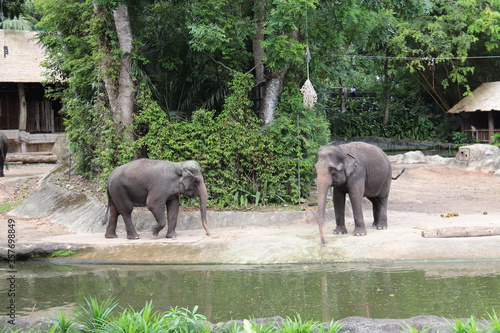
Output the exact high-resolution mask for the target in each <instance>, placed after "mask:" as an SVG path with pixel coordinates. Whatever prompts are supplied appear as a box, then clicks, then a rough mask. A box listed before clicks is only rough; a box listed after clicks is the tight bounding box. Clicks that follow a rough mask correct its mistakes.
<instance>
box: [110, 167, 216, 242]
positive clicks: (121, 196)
mask: <svg viewBox="0 0 500 333" xmlns="http://www.w3.org/2000/svg"><path fill="white" fill-rule="evenodd" d="M180 194H183V195H185V196H188V197H196V196H199V198H200V212H201V222H202V225H203V228H204V229H205V231H206V234H207V236H208V235H210V232H209V231H208V226H207V197H208V193H207V188H206V185H205V182H204V180H203V176H202V174H201V168H200V165H199V164H198V162H196V161H184V162H169V161H163V160H154V159H147V158H143V159H138V160H134V161H131V162H128V163H126V164H124V165H122V166H119V167H117V168H116V169H115V170H113V172H112V173H111V175H110V176H109V179H108V184H107V195H108V208H107V212H106V217H105V218H104V221H103V224H106V222H108V225H107V227H106V233H105V237H106V238H116V237H118V236H117V234H116V223H117V219H118V216H120V215H121V216H122V217H123V221H124V222H125V227H126V230H127V238H128V239H138V238H139V235H138V234H137V232H136V230H135V227H134V225H133V224H132V217H131V214H132V210H133V209H134V207H144V206H147V207H148V209H149V210H150V211H151V213H153V216H154V217H155V219H156V222H157V225H155V226H154V227H153V229H152V231H153V235H154V236H158V233H159V232H160V230H162V229H163V228H164V227H165V225H166V224H167V222H168V230H167V236H166V237H167V238H174V237H176V236H177V234H176V232H175V228H176V226H177V215H178V212H179V195H180ZM165 206H166V207H167V214H165Z"/></svg>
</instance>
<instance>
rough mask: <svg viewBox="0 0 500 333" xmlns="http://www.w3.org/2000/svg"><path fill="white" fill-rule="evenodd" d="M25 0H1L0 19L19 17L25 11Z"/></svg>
mask: <svg viewBox="0 0 500 333" xmlns="http://www.w3.org/2000/svg"><path fill="white" fill-rule="evenodd" d="M25 2H26V1H25V0H2V12H0V19H1V20H3V19H4V18H14V17H19V16H20V15H21V14H23V13H24V11H25Z"/></svg>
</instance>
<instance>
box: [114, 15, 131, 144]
mask: <svg viewBox="0 0 500 333" xmlns="http://www.w3.org/2000/svg"><path fill="white" fill-rule="evenodd" d="M113 16H114V19H115V26H116V33H117V35H118V43H119V45H120V50H121V59H120V70H119V76H118V96H117V102H118V103H117V108H118V109H117V113H119V114H120V116H121V122H122V123H123V125H124V126H125V130H127V131H129V132H130V133H129V134H130V135H132V131H131V126H132V121H133V118H132V115H133V110H134V81H133V79H132V75H131V72H132V70H131V52H132V46H133V45H132V44H133V36H132V27H131V26H130V18H129V15H128V7H127V6H126V5H120V6H118V7H117V8H116V9H115V10H114V11H113ZM131 139H133V137H131Z"/></svg>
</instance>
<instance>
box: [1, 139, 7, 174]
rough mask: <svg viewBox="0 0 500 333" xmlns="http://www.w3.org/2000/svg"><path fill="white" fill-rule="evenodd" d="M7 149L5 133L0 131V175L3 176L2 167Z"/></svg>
mask: <svg viewBox="0 0 500 333" xmlns="http://www.w3.org/2000/svg"><path fill="white" fill-rule="evenodd" d="M8 151H9V140H8V139H7V137H6V136H5V134H3V133H0V177H5V175H4V173H3V167H4V164H5V159H6V157H7V152H8Z"/></svg>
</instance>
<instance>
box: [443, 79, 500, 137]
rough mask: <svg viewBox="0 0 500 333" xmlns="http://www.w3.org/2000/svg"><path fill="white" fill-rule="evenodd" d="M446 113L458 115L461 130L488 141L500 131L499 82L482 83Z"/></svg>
mask: <svg viewBox="0 0 500 333" xmlns="http://www.w3.org/2000/svg"><path fill="white" fill-rule="evenodd" d="M448 113H451V114H458V115H459V116H460V119H461V123H462V131H463V132H466V133H470V134H471V135H472V136H474V137H475V138H477V139H478V140H479V141H482V142H488V141H490V140H491V137H492V136H493V134H494V133H500V82H487V83H483V84H482V85H480V86H479V87H478V88H477V89H476V90H474V91H473V92H472V94H470V95H468V96H466V97H465V98H463V99H462V100H461V101H460V102H458V103H457V104H456V105H455V106H453V107H452V108H451V109H450V110H448ZM495 125H496V126H495Z"/></svg>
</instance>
